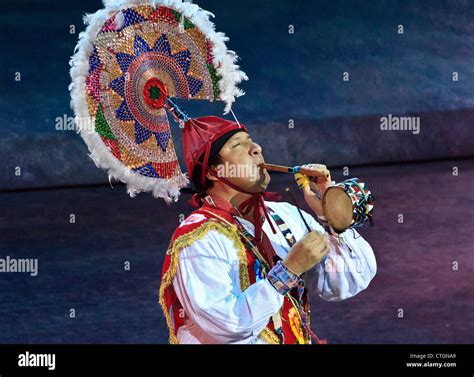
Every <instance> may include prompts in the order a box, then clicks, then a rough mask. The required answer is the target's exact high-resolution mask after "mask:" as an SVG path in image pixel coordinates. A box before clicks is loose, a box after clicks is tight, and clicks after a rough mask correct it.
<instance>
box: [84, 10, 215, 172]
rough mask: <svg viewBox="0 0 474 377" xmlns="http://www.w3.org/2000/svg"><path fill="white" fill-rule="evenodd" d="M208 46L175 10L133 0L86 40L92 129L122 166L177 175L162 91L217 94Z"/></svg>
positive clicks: (180, 94)
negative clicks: (89, 41) (88, 42)
mask: <svg viewBox="0 0 474 377" xmlns="http://www.w3.org/2000/svg"><path fill="white" fill-rule="evenodd" d="M219 80H220V77H219V76H218V75H217V74H216V69H215V67H214V66H213V64H212V45H211V43H210V42H209V40H208V39H206V37H205V36H204V35H203V33H202V32H201V31H200V30H199V29H198V28H196V27H195V25H194V24H193V23H192V22H191V21H190V20H189V19H188V18H187V17H185V16H184V15H183V14H181V13H180V12H178V11H176V10H173V9H171V8H168V7H164V6H159V7H153V6H151V5H141V6H135V7H130V8H127V9H123V10H121V11H118V12H115V13H114V14H113V15H111V17H110V18H109V19H108V20H107V21H106V22H105V23H104V25H103V27H102V28H101V29H100V31H99V33H98V34H97V37H96V38H95V41H94V43H93V51H92V53H91V54H90V57H89V72H88V75H87V77H86V87H87V102H88V109H89V113H90V115H91V117H95V131H96V132H97V133H98V134H99V135H100V137H101V139H102V141H103V142H104V144H105V145H106V146H107V147H108V148H109V150H110V151H111V152H112V154H113V155H114V156H115V158H117V159H118V160H119V161H120V162H122V163H123V164H124V165H125V166H126V167H127V168H129V169H130V170H133V171H135V172H137V173H139V174H141V175H143V176H146V177H150V178H166V179H170V178H172V177H176V176H178V175H180V174H181V170H180V167H179V164H178V160H177V156H176V153H175V149H174V145H173V139H172V137H171V132H170V126H169V124H168V119H167V115H166V110H165V109H164V107H163V106H164V103H165V101H166V98H167V97H168V96H169V97H177V98H186V99H206V100H211V101H212V100H216V99H219V94H220V91H219Z"/></svg>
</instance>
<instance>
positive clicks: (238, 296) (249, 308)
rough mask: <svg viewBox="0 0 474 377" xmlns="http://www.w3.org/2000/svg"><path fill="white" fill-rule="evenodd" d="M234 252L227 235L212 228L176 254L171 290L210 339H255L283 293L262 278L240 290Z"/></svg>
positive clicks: (235, 252)
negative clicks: (177, 256)
mask: <svg viewBox="0 0 474 377" xmlns="http://www.w3.org/2000/svg"><path fill="white" fill-rule="evenodd" d="M237 252H238V251H237V250H236V249H235V247H234V244H233V242H232V241H231V240H230V239H228V238H227V237H226V236H225V235H223V234H221V233H219V232H217V231H216V230H211V231H209V232H208V233H207V234H206V236H205V237H204V238H203V239H200V240H197V241H195V242H193V243H192V244H191V245H190V246H188V247H185V248H183V249H182V250H181V252H180V255H179V268H178V272H177V274H176V276H175V279H174V281H173V287H174V289H175V292H176V295H177V297H178V299H179V301H180V303H181V304H182V306H183V308H184V310H185V311H186V314H187V315H188V316H189V317H190V318H191V319H192V321H193V322H194V323H195V324H196V325H197V326H198V327H199V328H200V329H201V330H202V331H204V332H205V333H206V334H207V335H208V336H209V337H211V338H212V339H213V340H214V341H215V343H252V342H254V341H255V340H256V338H257V336H258V335H259V334H260V332H261V331H262V330H263V329H264V328H265V326H266V325H267V324H268V321H269V320H270V318H271V316H272V315H273V314H275V313H276V312H277V311H278V310H279V309H280V307H281V306H282V305H283V296H282V295H280V294H279V293H278V292H277V291H276V289H275V288H274V287H273V286H272V285H271V284H270V282H269V281H268V280H267V279H262V280H260V281H258V282H256V283H254V284H252V285H250V286H249V287H248V288H247V289H246V290H245V291H244V292H242V291H241V289H240V278H239V259H238V258H237V257H236V255H237ZM232 253H233V255H232Z"/></svg>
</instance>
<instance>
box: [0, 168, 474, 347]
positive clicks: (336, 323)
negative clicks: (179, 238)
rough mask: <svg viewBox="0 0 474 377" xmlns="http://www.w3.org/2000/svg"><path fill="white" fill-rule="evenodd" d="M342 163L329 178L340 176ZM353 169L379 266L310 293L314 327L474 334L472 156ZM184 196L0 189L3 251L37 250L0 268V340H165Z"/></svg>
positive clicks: (355, 335) (360, 339)
mask: <svg viewBox="0 0 474 377" xmlns="http://www.w3.org/2000/svg"><path fill="white" fill-rule="evenodd" d="M453 166H457V167H458V168H459V175H458V176H453V175H452V167H453ZM341 171H342V170H340V169H337V170H333V178H334V179H336V180H338V181H339V180H342V179H343V177H342V173H341ZM350 176H352V177H355V176H356V177H360V178H362V179H363V180H364V181H365V182H367V184H368V185H369V187H370V188H371V190H372V191H373V193H374V195H375V198H376V208H375V226H374V227H373V228H370V227H369V226H365V227H364V228H363V229H362V230H361V233H362V234H363V235H364V237H365V238H366V239H367V240H368V241H369V242H370V243H371V245H372V246H373V248H374V250H375V253H376V256H377V260H378V273H377V276H376V278H375V279H374V280H373V282H372V283H371V285H370V286H369V288H368V289H367V290H366V291H364V292H362V293H361V294H359V295H358V296H356V297H355V298H352V299H350V300H347V301H345V302H340V303H328V302H324V301H322V300H320V299H318V298H317V297H314V298H313V300H312V323H313V324H314V326H315V328H316V331H317V333H318V335H319V336H320V337H323V338H327V339H328V341H329V343H472V341H473V339H474V317H473V315H472V313H473V312H474V289H473V286H474V263H473V262H474V256H473V242H472V230H473V229H474V200H473V192H474V164H473V160H462V161H444V162H434V163H423V164H408V165H404V166H402V165H392V166H379V167H364V168H353V169H351V171H350ZM287 184H290V185H292V186H291V187H294V188H295V190H296V185H294V184H293V183H292V178H291V176H289V175H273V181H272V183H271V186H270V190H275V191H280V192H281V191H283V188H284V187H285V186H284V185H287ZM187 198H188V197H185V196H183V197H182V199H181V200H180V203H179V204H178V205H173V207H170V208H167V206H166V204H165V203H164V202H163V201H161V200H156V199H153V198H152V197H151V196H150V195H146V194H141V195H139V196H138V197H137V198H136V199H133V200H132V199H130V198H129V197H128V196H127V195H126V194H125V189H124V187H123V186H116V187H115V188H114V189H113V190H112V189H111V188H110V187H93V188H74V189H60V190H44V191H30V192H15V193H2V194H0V203H1V205H0V208H1V212H0V234H1V237H0V257H2V258H4V257H5V256H7V255H8V256H10V257H17V258H38V259H39V274H38V276H36V277H32V276H30V275H29V274H19V273H17V274H15V273H1V274H0V291H1V300H0V342H1V343H25V342H26V343H50V342H54V343H165V342H167V337H168V334H167V330H166V327H165V324H164V318H163V315H162V312H161V309H160V307H159V305H158V301H157V297H158V287H159V283H160V272H161V264H162V260H163V256H164V251H165V249H166V246H167V244H168V241H169V237H170V236H171V233H172V231H173V229H174V228H175V227H176V225H177V224H178V220H179V215H180V214H187V213H188V212H189V211H190V209H191V207H189V206H188V204H187V203H186V200H184V199H187ZM300 201H301V202H302V196H300ZM71 213H72V214H75V217H76V222H75V223H73V224H71V223H70V222H69V220H70V214H71ZM399 214H403V216H404V223H403V224H400V223H398V215H399ZM125 261H130V263H131V270H130V271H124V262H125ZM453 262H457V263H458V270H453ZM71 308H74V309H75V311H76V318H74V319H71V318H69V310H70V309H71ZM399 309H403V312H404V317H403V318H399V317H398V314H399Z"/></svg>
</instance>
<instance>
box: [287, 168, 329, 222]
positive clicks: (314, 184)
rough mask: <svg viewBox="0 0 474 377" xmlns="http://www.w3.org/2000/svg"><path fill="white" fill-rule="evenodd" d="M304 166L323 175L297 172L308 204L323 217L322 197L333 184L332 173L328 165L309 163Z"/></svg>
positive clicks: (299, 184)
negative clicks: (313, 175) (317, 175)
mask: <svg viewBox="0 0 474 377" xmlns="http://www.w3.org/2000/svg"><path fill="white" fill-rule="evenodd" d="M301 167H302V168H305V169H308V170H312V171H316V172H319V173H321V174H322V175H323V176H322V177H310V176H307V175H304V174H301V173H295V180H296V183H297V184H298V186H299V188H301V189H302V190H303V194H304V199H305V201H306V203H307V204H308V206H309V207H310V208H311V209H312V210H313V211H314V212H315V213H316V215H318V217H323V216H324V213H323V205H322V201H321V199H322V197H323V194H324V192H325V191H326V189H327V188H328V187H329V186H331V184H332V181H331V173H330V172H329V170H328V168H327V167H326V165H322V164H307V165H302V166H301Z"/></svg>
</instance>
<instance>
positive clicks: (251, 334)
mask: <svg viewBox="0 0 474 377" xmlns="http://www.w3.org/2000/svg"><path fill="white" fill-rule="evenodd" d="M183 146H184V154H185V159H186V165H187V168H188V174H189V175H190V176H191V177H192V180H193V183H194V185H195V187H196V191H197V192H196V194H195V195H194V196H193V201H192V203H193V204H194V205H195V206H198V207H199V209H197V210H196V211H194V212H193V213H191V214H190V215H189V216H188V217H187V218H186V219H185V220H184V221H183V222H182V223H181V224H180V225H179V227H178V228H177V229H176V231H175V232H174V234H173V237H172V239H171V242H170V246H169V248H168V250H167V255H166V259H165V263H164V266H163V275H162V284H161V287H160V303H161V305H162V307H163V310H164V312H165V316H166V319H167V324H168V327H169V330H170V342H171V343H197V344H204V343H206V344H209V343H213V344H217V343H232V344H245V343H285V344H289V343H290V344H294V343H298V344H305V343H310V342H311V338H313V340H315V341H316V342H320V340H319V339H318V338H317V336H316V335H315V334H314V333H312V331H311V328H310V324H309V302H308V297H307V289H306V288H305V286H304V275H303V274H304V273H305V272H307V271H309V270H311V269H312V268H313V267H315V270H316V271H315V272H316V274H317V281H318V283H317V293H318V295H319V297H320V298H322V299H323V300H327V301H339V300H344V299H347V298H349V297H353V296H355V295H356V294H357V293H359V292H360V291H362V290H364V289H365V288H367V286H368V284H369V282H370V281H371V280H372V278H373V277H374V276H375V273H376V261H375V256H374V254H373V251H372V248H371V247H370V245H369V244H368V243H367V242H366V241H365V240H364V239H363V238H362V237H361V236H360V235H359V234H358V233H357V232H356V231H355V230H352V229H351V230H346V231H344V232H342V233H340V234H337V233H335V232H334V230H330V233H328V232H327V231H325V228H324V227H323V226H321V225H320V224H319V223H318V222H317V221H316V220H315V219H314V218H313V217H312V216H311V215H309V214H308V213H306V212H304V211H302V212H303V216H304V218H305V220H306V223H307V224H309V226H310V228H311V229H312V231H310V232H308V230H307V228H306V226H305V224H304V221H303V220H302V219H301V217H300V215H299V213H298V211H297V208H296V207H295V206H293V205H291V204H289V203H284V202H276V201H271V200H264V199H268V198H274V196H272V195H271V193H267V192H265V190H266V188H267V186H268V184H269V182H270V175H269V174H268V172H267V171H266V170H265V169H262V168H260V167H258V164H260V163H262V162H264V158H263V155H262V148H261V147H260V146H259V145H258V144H256V143H255V142H254V141H253V140H252V139H251V137H250V135H249V134H248V132H247V129H246V128H245V126H243V125H241V124H239V123H237V122H230V121H227V120H224V119H221V118H218V117H202V118H196V119H191V120H189V121H187V122H186V124H185V127H184V130H183ZM226 167H227V169H225V168H226ZM229 167H234V169H233V170H232V172H233V173H235V172H239V171H240V172H247V174H240V175H239V174H237V176H236V174H226V171H227V172H229V171H230V169H229ZM306 167H307V168H310V169H314V170H318V171H320V172H322V173H325V174H327V175H328V178H327V179H322V180H321V179H319V180H318V181H316V182H311V181H310V180H309V179H308V177H306V176H302V175H299V176H298V177H296V178H297V181H298V183H299V184H300V187H302V188H303V190H304V197H305V200H306V202H307V203H308V205H309V206H310V208H311V209H312V210H313V211H314V212H315V214H316V216H317V217H319V218H320V219H322V220H324V219H323V214H322V208H321V202H320V200H319V199H318V196H320V195H321V194H322V193H323V192H324V190H325V189H326V188H327V187H328V186H329V184H330V182H331V178H330V174H329V171H328V170H327V169H326V167H325V166H324V165H316V164H310V165H306ZM223 168H224V169H223Z"/></svg>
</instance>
